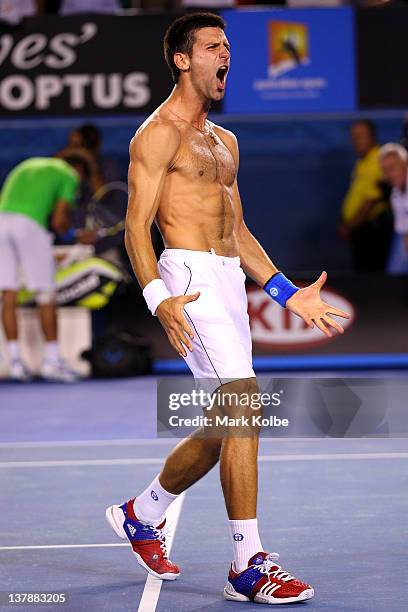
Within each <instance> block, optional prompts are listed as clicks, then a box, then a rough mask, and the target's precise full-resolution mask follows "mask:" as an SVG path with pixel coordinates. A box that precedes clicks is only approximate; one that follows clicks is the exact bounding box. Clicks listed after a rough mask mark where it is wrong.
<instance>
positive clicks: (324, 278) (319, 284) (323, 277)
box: [313, 270, 327, 289]
mask: <svg viewBox="0 0 408 612" xmlns="http://www.w3.org/2000/svg"><path fill="white" fill-rule="evenodd" d="M326 281H327V272H325V271H324V270H323V272H322V273H321V275H320V276H319V278H318V279H317V280H315V282H314V283H313V285H315V287H317V288H318V289H321V288H322V287H323V285H324V283H325V282H326Z"/></svg>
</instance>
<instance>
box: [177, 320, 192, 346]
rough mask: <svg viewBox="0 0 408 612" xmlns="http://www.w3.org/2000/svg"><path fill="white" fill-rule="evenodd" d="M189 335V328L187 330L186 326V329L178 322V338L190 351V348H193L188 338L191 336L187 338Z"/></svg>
mask: <svg viewBox="0 0 408 612" xmlns="http://www.w3.org/2000/svg"><path fill="white" fill-rule="evenodd" d="M189 336H190V330H189V329H188V328H187V329H185V328H184V327H183V325H182V324H180V331H179V340H180V341H181V342H183V344H185V345H186V347H187V348H188V350H189V351H192V350H193V345H192V344H191V342H190V338H191V337H192V336H190V338H189Z"/></svg>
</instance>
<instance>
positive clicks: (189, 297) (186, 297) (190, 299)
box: [181, 291, 200, 304]
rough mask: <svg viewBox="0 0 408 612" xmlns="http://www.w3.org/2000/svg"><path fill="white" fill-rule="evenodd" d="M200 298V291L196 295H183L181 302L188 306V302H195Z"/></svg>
mask: <svg viewBox="0 0 408 612" xmlns="http://www.w3.org/2000/svg"><path fill="white" fill-rule="evenodd" d="M199 297H200V291H196V292H195V293H190V294H189V295H182V296H181V302H182V304H187V303H188V302H195V301H196V300H198V298H199Z"/></svg>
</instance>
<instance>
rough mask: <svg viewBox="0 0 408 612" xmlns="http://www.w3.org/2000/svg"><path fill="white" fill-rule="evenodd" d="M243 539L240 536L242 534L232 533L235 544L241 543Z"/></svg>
mask: <svg viewBox="0 0 408 612" xmlns="http://www.w3.org/2000/svg"><path fill="white" fill-rule="evenodd" d="M243 539H244V536H243V535H242V533H234V540H235V541H236V542H242V540H243Z"/></svg>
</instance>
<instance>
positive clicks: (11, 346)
mask: <svg viewBox="0 0 408 612" xmlns="http://www.w3.org/2000/svg"><path fill="white" fill-rule="evenodd" d="M7 350H8V354H9V356H10V359H11V361H15V360H16V359H20V345H19V343H18V340H9V341H8V342H7Z"/></svg>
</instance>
